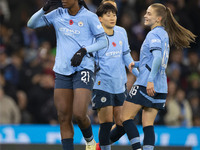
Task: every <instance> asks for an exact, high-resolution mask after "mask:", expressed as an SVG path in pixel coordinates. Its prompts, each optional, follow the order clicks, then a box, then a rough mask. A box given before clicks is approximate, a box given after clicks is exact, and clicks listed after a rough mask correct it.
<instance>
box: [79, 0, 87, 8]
mask: <svg viewBox="0 0 200 150" xmlns="http://www.w3.org/2000/svg"><path fill="white" fill-rule="evenodd" d="M78 3H79V5H82V6H84V7H85V8H86V9H88V10H89V8H88V7H87V5H86V3H85V1H84V0H78Z"/></svg>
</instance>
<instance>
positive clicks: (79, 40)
mask: <svg viewBox="0 0 200 150" xmlns="http://www.w3.org/2000/svg"><path fill="white" fill-rule="evenodd" d="M43 19H44V21H45V22H46V24H49V25H50V24H53V26H54V28H55V32H56V38H57V49H56V58H55V65H54V67H53V70H54V71H55V72H56V73H60V74H63V75H71V74H72V73H74V72H75V71H80V70H83V68H85V69H89V70H91V71H94V58H93V57H89V55H88V54H87V56H85V57H84V58H83V60H82V62H81V64H80V66H78V67H72V66H71V58H72V57H73V55H74V54H75V53H76V52H77V51H78V50H79V49H80V48H81V47H86V46H89V45H91V44H93V43H94V38H98V37H100V36H104V34H105V33H104V30H103V27H102V25H101V23H100V22H99V19H98V17H97V15H96V14H94V13H92V12H90V11H88V10H87V9H86V8H84V7H81V9H80V10H79V12H78V13H77V14H76V15H75V16H72V15H70V14H69V13H68V11H67V9H64V8H58V9H56V10H53V11H52V12H50V13H48V14H46V15H44V16H43Z"/></svg>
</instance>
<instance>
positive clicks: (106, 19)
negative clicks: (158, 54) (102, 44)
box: [92, 3, 138, 150]
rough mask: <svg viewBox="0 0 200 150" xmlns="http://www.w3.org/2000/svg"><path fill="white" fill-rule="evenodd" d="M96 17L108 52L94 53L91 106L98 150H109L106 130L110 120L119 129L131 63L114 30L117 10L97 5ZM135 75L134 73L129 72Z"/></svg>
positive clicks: (123, 38)
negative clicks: (96, 68) (95, 117)
mask: <svg viewBox="0 0 200 150" xmlns="http://www.w3.org/2000/svg"><path fill="white" fill-rule="evenodd" d="M96 13H97V15H98V17H99V20H100V22H101V24H102V26H103V28H104V31H105V32H106V34H107V38H108V41H109V46H108V48H104V49H102V50H100V51H98V52H96V61H97V65H98V66H99V68H100V70H99V71H98V72H97V73H96V80H95V84H94V88H93V89H94V90H93V99H92V105H93V109H97V111H98V118H99V123H100V131H99V143H100V147H101V150H110V149H111V145H110V142H109V139H110V138H109V135H110V130H111V127H112V125H113V116H114V120H115V123H116V125H117V126H122V124H121V122H120V118H119V116H120V113H121V108H122V105H123V102H124V100H125V97H126V87H125V84H126V82H127V75H126V69H125V66H126V67H127V68H129V71H131V72H132V66H133V65H134V61H133V59H132V57H131V55H130V49H129V45H128V40H127V37H126V36H125V35H124V34H123V33H122V32H120V31H118V30H115V29H114V27H115V25H116V20H117V17H116V14H117V9H116V8H115V7H114V6H113V5H112V4H109V3H107V4H103V5H100V6H99V8H98V9H97V12H96ZM133 72H134V73H135V75H136V76H137V75H138V70H137V69H136V68H134V69H133Z"/></svg>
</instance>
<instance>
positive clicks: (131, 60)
mask: <svg viewBox="0 0 200 150" xmlns="http://www.w3.org/2000/svg"><path fill="white" fill-rule="evenodd" d="M123 59H124V62H125V65H126V67H127V68H128V67H129V64H130V63H131V62H134V60H133V58H132V57H131V54H130V52H129V53H126V54H125V55H123Z"/></svg>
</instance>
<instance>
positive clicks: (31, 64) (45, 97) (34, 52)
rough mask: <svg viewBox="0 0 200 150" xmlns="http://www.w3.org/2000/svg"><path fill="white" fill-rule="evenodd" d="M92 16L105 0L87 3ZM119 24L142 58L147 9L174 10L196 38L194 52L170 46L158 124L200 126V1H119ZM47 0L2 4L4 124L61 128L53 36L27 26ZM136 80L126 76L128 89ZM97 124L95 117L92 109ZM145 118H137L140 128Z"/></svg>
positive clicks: (0, 108) (0, 120) (0, 109)
mask: <svg viewBox="0 0 200 150" xmlns="http://www.w3.org/2000/svg"><path fill="white" fill-rule="evenodd" d="M85 2H86V3H87V5H88V7H89V9H90V10H91V11H93V12H95V11H96V8H97V7H98V5H99V4H100V2H101V0H85ZM116 2H117V5H118V22H117V24H118V25H120V26H122V27H124V28H125V29H126V31H127V34H128V38H129V44H130V48H131V54H132V56H133V58H134V60H136V61H137V60H139V59H138V57H139V53H140V46H141V44H142V42H143V40H144V38H145V36H146V34H147V32H148V31H149V29H148V28H145V27H144V26H143V16H144V13H145V10H146V8H147V7H148V6H149V5H150V4H151V3H154V2H161V3H163V4H165V5H166V6H167V7H170V8H171V10H172V12H173V14H174V16H175V18H176V19H177V21H178V22H179V23H180V24H181V25H182V26H184V27H185V28H187V29H189V30H191V31H192V32H193V33H194V34H195V35H197V38H196V43H193V44H192V45H191V48H187V49H176V48H174V47H172V48H171V53H170V58H169V63H168V69H167V75H168V87H169V90H168V91H169V93H168V97H167V102H166V109H165V110H162V111H159V114H158V115H157V118H156V122H155V123H156V124H157V125H169V126H171V125H172V126H173V125H175V126H200V37H199V36H200V28H199V27H200V19H199V18H200V0H143V1H142V0H116ZM44 3H45V0H28V1H27V0H20V2H19V1H18V0H0V124H27V123H28V124H29V123H37V124H58V121H57V114H56V110H55V107H54V101H53V89H54V72H53V71H52V67H53V65H54V58H55V54H56V49H55V47H56V42H55V41H56V40H55V38H56V37H55V32H54V29H53V28H52V27H44V28H39V29H37V30H32V29H29V28H27V26H26V23H27V20H28V19H29V18H30V16H31V15H32V14H33V13H35V12H36V11H37V10H39V9H40V8H41V7H42V6H43V4H44ZM134 81H135V77H134V76H133V75H132V74H130V73H128V82H127V88H128V90H130V88H131V86H132V84H133V83H134ZM88 114H89V116H90V118H91V121H92V123H93V124H98V119H97V113H96V112H95V111H93V110H92V108H91V106H89V108H88ZM140 118H141V116H140V115H138V116H137V117H136V118H135V121H136V123H137V124H141V119H140Z"/></svg>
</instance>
